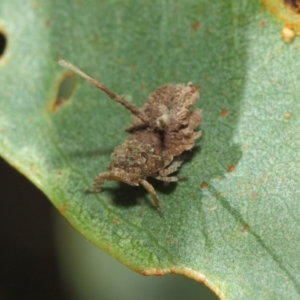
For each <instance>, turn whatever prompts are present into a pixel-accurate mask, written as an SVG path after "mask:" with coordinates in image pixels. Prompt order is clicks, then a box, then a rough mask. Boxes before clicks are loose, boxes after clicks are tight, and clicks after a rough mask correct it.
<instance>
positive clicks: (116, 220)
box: [112, 219, 120, 224]
mask: <svg viewBox="0 0 300 300" xmlns="http://www.w3.org/2000/svg"><path fill="white" fill-rule="evenodd" d="M112 221H113V223H115V224H119V223H120V221H119V220H118V219H112Z"/></svg>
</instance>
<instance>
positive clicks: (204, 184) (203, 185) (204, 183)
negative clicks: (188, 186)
mask: <svg viewBox="0 0 300 300" xmlns="http://www.w3.org/2000/svg"><path fill="white" fill-rule="evenodd" d="M207 187H208V183H207V182H205V181H203V182H202V183H201V188H202V189H206V188H207Z"/></svg>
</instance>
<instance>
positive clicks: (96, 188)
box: [86, 172, 115, 194]
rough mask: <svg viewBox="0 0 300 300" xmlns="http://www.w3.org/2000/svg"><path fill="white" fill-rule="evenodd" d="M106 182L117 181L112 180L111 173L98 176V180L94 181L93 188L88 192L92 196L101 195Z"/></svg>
mask: <svg viewBox="0 0 300 300" xmlns="http://www.w3.org/2000/svg"><path fill="white" fill-rule="evenodd" d="M105 180H115V179H114V178H112V174H111V173H109V172H105V173H101V174H99V175H97V176H96V178H95V179H94V182H93V187H92V188H91V189H88V190H87V191H86V192H87V193H91V194H97V193H100V192H101V190H102V186H103V183H104V181H105Z"/></svg>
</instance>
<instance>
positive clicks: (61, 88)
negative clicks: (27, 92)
mask: <svg viewBox="0 0 300 300" xmlns="http://www.w3.org/2000/svg"><path fill="white" fill-rule="evenodd" d="M75 83H76V77H75V75H74V74H73V73H70V72H67V73H65V74H64V75H63V76H62V77H61V79H60V80H59V84H58V88H57V94H56V97H55V99H54V101H53V102H52V104H51V107H50V111H51V112H55V111H57V110H58V109H59V108H61V106H62V105H64V104H65V103H66V102H67V101H68V100H69V99H70V97H71V95H72V93H73V91H74V88H75Z"/></svg>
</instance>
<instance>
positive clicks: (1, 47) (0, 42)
mask: <svg viewBox="0 0 300 300" xmlns="http://www.w3.org/2000/svg"><path fill="white" fill-rule="evenodd" d="M5 48H6V36H5V35H4V34H3V33H2V32H1V31H0V58H1V56H2V55H3V53H4V51H5Z"/></svg>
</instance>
